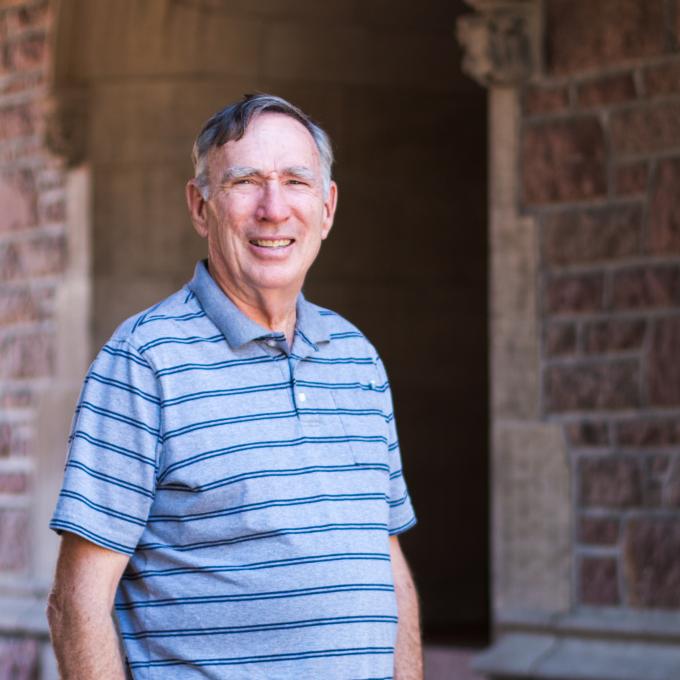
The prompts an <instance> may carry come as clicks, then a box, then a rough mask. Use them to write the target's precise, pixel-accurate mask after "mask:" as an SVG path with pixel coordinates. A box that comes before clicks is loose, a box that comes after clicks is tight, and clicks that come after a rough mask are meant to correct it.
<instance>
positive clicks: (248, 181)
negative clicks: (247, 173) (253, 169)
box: [234, 177, 253, 184]
mask: <svg viewBox="0 0 680 680" xmlns="http://www.w3.org/2000/svg"><path fill="white" fill-rule="evenodd" d="M252 183H253V180H252V179H249V178H248V177H243V178H241V179H235V180H234V184H252Z"/></svg>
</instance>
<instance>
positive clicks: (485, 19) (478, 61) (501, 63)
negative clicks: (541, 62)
mask: <svg viewBox="0 0 680 680" xmlns="http://www.w3.org/2000/svg"><path fill="white" fill-rule="evenodd" d="M466 1H467V3H468V4H469V5H470V6H471V7H472V8H473V9H475V10H476V13H475V14H464V15H462V16H461V17H460V18H459V19H458V24H457V37H458V42H459V43H460V44H461V46H462V47H463V50H464V53H465V56H464V58H463V71H464V72H465V73H466V74H467V75H469V76H470V77H471V78H473V79H474V80H476V81H477V82H479V83H480V84H482V85H484V86H485V87H489V86H495V85H501V86H516V85H519V84H521V83H522V82H524V81H526V80H529V79H530V78H531V77H532V76H533V75H534V73H535V71H536V70H537V67H538V53H539V52H538V45H539V7H538V2H537V0H466Z"/></svg>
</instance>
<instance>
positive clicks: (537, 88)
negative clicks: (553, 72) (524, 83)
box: [523, 85, 569, 116]
mask: <svg viewBox="0 0 680 680" xmlns="http://www.w3.org/2000/svg"><path fill="white" fill-rule="evenodd" d="M523 103H524V114H525V115H526V116H541V115H544V114H547V113H559V112H561V111H566V110H567V109H568V108H569V88H568V87H565V86H563V85H558V86H543V85H530V86H528V87H527V88H526V90H525V91H524V100H523Z"/></svg>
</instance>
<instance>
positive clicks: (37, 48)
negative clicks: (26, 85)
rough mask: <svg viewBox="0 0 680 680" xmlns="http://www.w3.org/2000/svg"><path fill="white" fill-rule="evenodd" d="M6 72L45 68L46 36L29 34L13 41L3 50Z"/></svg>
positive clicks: (41, 33)
mask: <svg viewBox="0 0 680 680" xmlns="http://www.w3.org/2000/svg"><path fill="white" fill-rule="evenodd" d="M4 66H5V68H6V69H7V70H11V71H14V72H17V71H30V70H34V69H36V70H37V69H43V68H46V67H47V34H46V33H44V32H39V33H29V34H26V35H25V36H23V37H21V38H19V39H18V40H14V41H12V42H11V43H9V45H7V47H6V48H5V50H4Z"/></svg>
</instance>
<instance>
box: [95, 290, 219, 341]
mask: <svg viewBox="0 0 680 680" xmlns="http://www.w3.org/2000/svg"><path fill="white" fill-rule="evenodd" d="M206 320H207V317H206V315H205V312H204V311H203V309H202V308H201V306H200V305H199V303H198V300H197V298H196V296H195V295H194V293H192V292H191V291H190V290H189V289H188V288H187V287H186V286H184V287H182V288H180V290H178V291H176V292H175V293H173V294H172V295H169V296H168V297H166V298H164V299H163V300H161V301H160V302H157V303H156V304H155V305H152V306H151V307H147V308H146V309H143V310H142V311H141V312H137V313H136V314H133V315H132V316H130V317H128V318H127V319H125V321H123V322H122V323H121V324H120V325H119V326H118V327H117V328H116V330H115V331H114V332H113V335H112V336H111V338H110V339H109V341H108V343H107V344H109V343H114V344H115V343H122V344H127V345H130V346H131V347H133V348H134V349H137V350H138V351H139V350H140V349H143V348H144V347H146V346H148V344H149V343H152V342H154V341H156V340H158V339H159V338H162V337H166V336H178V335H179V336H186V335H192V334H194V333H195V332H196V325H195V323H192V322H196V323H197V324H200V323H205V322H206Z"/></svg>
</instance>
